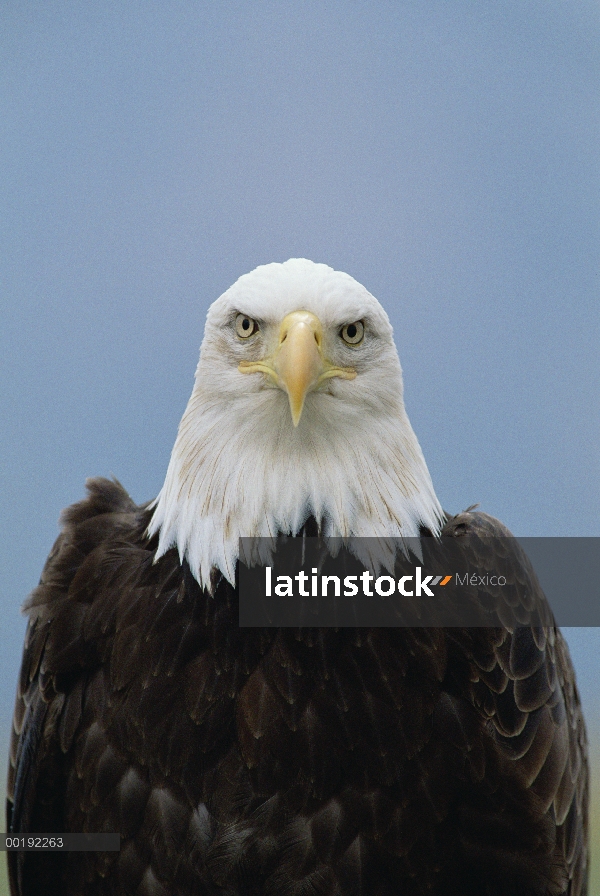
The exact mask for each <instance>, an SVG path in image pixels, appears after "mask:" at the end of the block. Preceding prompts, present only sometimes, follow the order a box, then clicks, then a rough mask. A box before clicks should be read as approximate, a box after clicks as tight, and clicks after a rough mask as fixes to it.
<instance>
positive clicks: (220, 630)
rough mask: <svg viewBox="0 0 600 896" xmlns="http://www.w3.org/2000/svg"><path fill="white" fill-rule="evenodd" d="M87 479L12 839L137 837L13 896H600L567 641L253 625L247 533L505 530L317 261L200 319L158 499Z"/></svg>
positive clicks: (339, 279) (374, 335)
mask: <svg viewBox="0 0 600 896" xmlns="http://www.w3.org/2000/svg"><path fill="white" fill-rule="evenodd" d="M87 485H88V497H87V498H86V499H85V500H83V501H81V502H80V503H79V504H75V505H74V506H72V507H70V508H68V509H67V510H66V511H65V512H64V513H63V516H62V532H61V534H60V536H59V538H58V540H57V542H56V544H55V545H54V548H53V549H52V552H51V553H50V556H49V557H48V560H47V562H46V565H45V567H44V570H43V573H42V576H41V580H40V584H39V586H38V587H37V588H36V589H35V590H34V591H33V592H32V594H31V595H30V597H29V598H28V600H27V602H26V604H25V610H26V612H27V614H28V617H29V623H28V629H27V634H26V639H25V647H24V654H23V661H22V667H21V673H20V678H19V683H18V689H17V699H16V708H15V714H14V723H13V734H12V744H11V752H10V763H9V776H8V801H7V825H8V826H7V830H8V831H9V832H13V833H22V832H44V833H48V832H118V833H119V834H120V836H121V841H120V843H121V847H120V850H119V851H114V852H110V851H107V852H48V853H43V852H24V851H21V852H19V851H15V852H10V853H9V875H10V886H11V892H12V893H13V894H14V896H17V894H18V896H33V894H36V896H41V894H48V896H50V894H56V896H58V894H61V896H75V894H81V896H84V894H85V896H95V894H98V896H100V894H111V896H117V894H136V896H184V894H185V896H191V894H196V896H199V894H206V896H208V894H210V896H217V894H223V896H224V894H228V896H242V894H244V896H350V894H352V896H457V894H458V896H542V894H546V896H559V894H569V896H582V894H585V893H586V892H587V885H586V875H587V800H588V797H587V775H588V772H587V752H586V736H585V729H584V722H583V718H582V713H581V708H580V702H579V696H578V693H577V688H576V684H575V677H574V673H573V669H572V666H571V662H570V659H569V655H568V651H567V648H566V645H565V642H564V641H563V638H562V636H561V634H560V632H559V631H558V630H557V629H556V627H555V626H553V625H550V626H546V627H539V626H538V627H533V626H531V625H523V626H520V627H512V628H511V627H510V626H495V627H494V628H478V629H460V628H447V629H439V628H371V629H356V628H322V629H315V628H312V629H310V628H296V629H291V628H279V629H278V628H246V629H244V628H241V627H240V626H239V624H238V586H237V576H238V569H239V563H238V561H239V556H238V551H239V539H240V537H242V536H259V537H260V536H266V537H272V536H274V535H277V534H291V535H297V534H304V535H316V534H318V533H321V534H324V535H331V536H338V537H340V538H342V539H348V538H355V537H362V536H376V537H378V538H382V537H383V538H387V537H394V538H400V539H404V538H421V539H424V538H434V539H435V538H437V537H439V536H441V535H443V536H445V537H448V538H454V539H457V543H458V544H460V545H462V544H463V542H461V541H458V540H459V539H461V538H463V537H464V535H465V534H475V535H486V536H494V535H507V534H508V533H507V530H506V529H504V527H503V526H502V525H501V524H500V523H499V522H498V521H497V520H494V519H493V518H491V517H489V516H487V515H486V514H483V513H479V512H474V511H467V512H464V513H461V514H459V515H458V516H454V517H452V516H449V515H447V514H445V513H444V511H443V510H442V508H441V506H440V504H439V502H438V500H437V497H436V495H435V492H434V489H433V485H432V482H431V478H430V476H429V472H428V470H427V466H426V464H425V460H424V458H423V454H422V452H421V449H420V447H419V444H418V442H417V439H416V437H415V434H414V432H413V430H412V428H411V426H410V423H409V421H408V418H407V415H406V412H405V409H404V403H403V384H402V373H401V368H400V362H399V360H398V355H397V352H396V348H395V345H394V340H393V334H392V327H391V325H390V322H389V320H388V317H387V315H386V313H385V311H384V310H383V308H382V307H381V305H380V304H379V303H378V302H377V300H376V299H375V298H374V297H373V296H372V295H370V294H369V293H368V292H367V290H366V289H365V288H364V287H363V286H361V285H360V284H359V283H357V282H356V281H355V280H353V279H352V278H351V277H350V276H348V275H347V274H343V273H339V272H336V271H334V270H332V269H331V268H329V267H327V266H325V265H322V264H313V263H312V262H309V261H306V260H303V259H292V260H290V261H288V262H286V263H285V264H270V265H265V266H262V267H259V268H257V269H256V270H255V271H253V272H252V273H250V274H248V275H245V276H243V277H241V278H240V279H239V280H238V281H237V282H236V283H235V284H234V285H233V286H232V287H231V288H230V289H229V290H228V291H227V292H225V293H224V294H223V295H222V296H221V297H220V298H219V299H217V301H216V302H215V303H214V304H213V305H212V306H211V308H210V310H209V312H208V317H207V322H206V331H205V336H204V341H203V343H202V349H201V353H200V362H199V364H198V369H197V373H196V380H195V385H194V389H193V392H192V395H191V398H190V401H189V404H188V406H187V408H186V411H185V413H184V416H183V419H182V421H181V425H180V428H179V432H178V435H177V440H176V443H175V446H174V449H173V453H172V456H171V461H170V464H169V467H168V471H167V475H166V479H165V483H164V486H163V488H162V490H161V492H160V494H159V496H158V498H157V499H156V500H155V501H154V502H152V503H150V504H146V505H142V506H137V505H136V504H135V503H134V502H133V501H132V500H131V498H130V497H129V496H128V494H127V493H126V492H125V490H124V489H123V488H122V487H121V485H119V483H118V482H116V481H108V480H106V479H93V480H91V481H88V484H87ZM491 541H492V542H493V539H492V540H491ZM464 543H465V544H466V543H467V541H466V540H465V542H464ZM481 543H482V544H483V543H484V539H482V541H481ZM461 550H462V547H461ZM464 550H465V551H466V550H467V548H466V547H465V548H464ZM490 550H493V548H490ZM514 552H515V553H514V556H512V557H511V558H510V559H511V563H512V568H513V569H514V571H515V572H514V580H513V581H512V583H511V585H512V587H513V591H514V594H516V596H517V598H518V601H520V602H523V603H526V599H527V594H530V593H532V592H533V593H539V585H538V583H537V580H536V579H535V576H534V574H533V573H532V572H531V569H530V567H529V566H528V564H527V561H526V559H525V558H524V557H523V556H522V555H521V554H520V553H519V552H518V551H517V548H514ZM492 560H493V558H492ZM540 598H541V599H543V597H542V596H541V595H540Z"/></svg>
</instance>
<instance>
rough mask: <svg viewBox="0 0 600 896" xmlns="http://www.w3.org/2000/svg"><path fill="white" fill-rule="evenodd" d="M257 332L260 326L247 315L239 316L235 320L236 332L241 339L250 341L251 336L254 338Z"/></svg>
mask: <svg viewBox="0 0 600 896" xmlns="http://www.w3.org/2000/svg"><path fill="white" fill-rule="evenodd" d="M257 330H258V324H257V323H256V321H255V320H252V318H251V317H248V315H247V314H238V316H237V317H236V319H235V332H236V333H237V334H238V336H239V337H240V339H248V337H249V336H254V334H255V333H256V331H257Z"/></svg>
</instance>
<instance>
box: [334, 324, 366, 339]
mask: <svg viewBox="0 0 600 896" xmlns="http://www.w3.org/2000/svg"><path fill="white" fill-rule="evenodd" d="M364 335H365V326H364V324H363V322H362V320H355V321H354V323H351V324H345V325H344V326H343V327H342V329H341V330H340V336H341V337H342V339H343V340H344V342H346V343H347V344H348V345H359V344H360V343H361V342H362V341H363V336H364Z"/></svg>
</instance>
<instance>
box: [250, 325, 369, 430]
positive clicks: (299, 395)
mask: <svg viewBox="0 0 600 896" xmlns="http://www.w3.org/2000/svg"><path fill="white" fill-rule="evenodd" d="M238 370H239V371H240V372H241V373H266V374H267V376H270V377H271V378H272V379H273V380H274V381H275V383H276V384H277V385H278V386H279V388H280V389H283V390H284V391H285V392H287V395H288V398H289V402H290V411H291V414H292V421H293V424H294V426H298V423H299V422H300V417H301V416H302V409H303V407H304V401H305V399H306V396H307V395H308V393H309V392H313V391H314V390H315V389H317V388H318V387H319V386H320V385H321V383H322V382H323V381H324V380H327V379H330V378H331V377H333V376H339V377H341V378H342V379H345V380H353V379H354V377H355V376H356V370H355V369H354V368H353V367H334V366H333V364H330V363H329V361H327V360H326V358H325V356H324V355H323V327H322V325H321V321H320V320H319V318H318V317H317V316H316V315H315V314H312V313H311V312H310V311H292V313H291V314H288V315H286V317H284V319H283V320H282V322H281V326H280V328H279V341H278V345H277V348H276V349H275V351H274V353H273V356H272V357H271V358H265V359H264V361H240V364H239V367H238Z"/></svg>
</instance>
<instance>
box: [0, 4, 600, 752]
mask: <svg viewBox="0 0 600 896" xmlns="http://www.w3.org/2000/svg"><path fill="white" fill-rule="evenodd" d="M599 48H600V8H599V7H598V4H597V2H595V0H573V2H564V0H514V2H508V0H496V2H494V3H473V2H472V0H452V2H448V0H429V2H427V3H423V2H421V0H407V2H401V0H387V2H376V3H373V2H368V3H367V2H359V0H356V2H354V0H348V2H338V3H336V2H325V3H323V2H296V3H291V2H289V3H284V2H261V0H242V2H236V0H231V2H227V3H213V2H191V0H160V2H156V0H144V2H128V3H113V2H106V0H98V2H95V3H66V2H65V3H58V2H52V0H50V2H44V3H42V2H36V0H28V2H18V0H14V2H13V0H5V2H4V3H3V4H2V8H1V9H0V78H1V84H0V128H1V138H0V139H1V165H0V183H1V198H0V216H1V224H0V226H1V235H0V247H1V248H0V251H1V253H2V259H1V265H0V286H1V315H0V339H1V343H2V345H1V361H0V363H1V364H2V369H3V376H2V383H1V388H0V417H1V421H0V439H1V443H0V444H1V460H2V489H1V494H0V502H1V507H0V519H1V520H2V536H1V538H0V550H1V552H2V556H1V571H2V572H1V587H2V592H1V596H0V597H1V609H2V634H1V636H0V637H1V651H0V665H1V673H2V681H3V685H2V688H1V689H0V729H1V730H2V731H3V732H6V731H7V729H8V726H9V714H10V708H11V704H12V700H13V689H14V679H15V674H16V668H17V664H18V661H19V655H20V650H21V641H22V634H23V629H24V626H23V622H22V620H21V619H20V618H19V615H18V607H19V605H20V603H21V601H22V600H23V598H24V596H25V595H26V594H27V592H28V591H29V590H30V589H31V587H33V586H34V585H35V583H36V581H37V577H38V575H39V572H40V569H41V567H42V564H43V561H44V558H45V556H46V554H47V552H48V550H49V548H50V545H51V543H52V541H53V539H54V537H55V535H56V532H57V525H56V523H57V517H58V514H59V512H60V510H61V508H62V507H63V506H65V505H66V504H69V503H71V502H73V501H75V500H77V499H79V498H80V497H81V496H82V494H83V482H84V479H85V477H87V476H90V475H97V474H103V475H109V474H111V473H114V474H115V475H116V476H117V477H118V478H119V479H120V480H121V481H122V482H123V484H124V485H125V486H126V487H127V488H128V489H129V490H130V492H131V494H132V495H133V497H134V498H135V499H136V500H139V501H144V500H146V499H149V498H151V497H153V496H154V495H155V494H156V492H157V491H158V489H159V488H160V485H161V482H162V479H163V476H164V473H165V470H166V466H167V462H168V458H169V453H170V450H171V446H172V443H173V441H174V437H175V432H176V428H177V423H178V421H179V418H180V416H181V413H182V411H183V409H184V407H185V404H186V401H187V398H188V395H189V393H190V390H191V386H192V380H193V373H194V368H195V364H196V360H197V352H198V346H199V344H200V340H201V336H202V329H203V321H204V316H205V313H206V309H207V307H208V305H209V303H210V302H211V301H212V300H213V299H215V298H216V297H217V296H218V295H219V294H220V293H221V292H223V290H225V289H226V288H227V287H228V286H229V285H230V284H231V283H232V282H233V281H234V280H235V279H236V278H237V277H238V276H239V275H240V274H242V273H244V272H246V271H248V270H251V269H252V268H254V267H255V266H256V265H257V264H261V263H264V262H269V261H284V260H285V259H287V258H289V257H290V256H306V257H308V258H312V259H313V260H315V261H323V262H326V263H328V264H330V265H332V266H333V267H336V268H338V269H341V270H345V271H347V272H349V273H350V274H352V275H353V276H354V277H356V278H357V279H358V280H360V281H361V282H362V283H364V284H365V285H366V286H367V288H368V289H369V290H370V291H371V292H373V293H374V294H375V295H376V296H377V297H378V298H379V299H380V300H381V302H382V303H383V304H384V306H385V307H386V308H387V310H388V311H389V313H390V316H391V318H392V322H393V324H394V327H395V332H396V340H397V344H398V348H399V351H400V357H401V360H402V363H403V367H404V373H405V389H406V403H407V407H408V411H409V415H410V417H411V420H412V423H413V426H414V428H415V430H416V432H417V435H418V437H419V439H420V441H421V445H422V447H423V450H424V453H425V456H426V459H427V461H428V464H429V467H430V470H431V474H432V477H433V481H434V484H435V486H436V489H437V492H438V495H439V496H440V499H441V501H442V503H443V505H444V507H445V508H446V509H447V510H449V511H458V510H460V509H462V508H465V507H466V506H468V505H470V504H472V503H475V502H480V503H481V506H482V508H483V509H484V510H486V511H488V512H489V513H492V514H494V515H496V516H498V517H500V518H501V519H502V520H503V521H504V522H505V523H506V524H507V525H508V526H509V527H510V528H511V529H512V530H513V531H514V532H515V533H517V534H519V535H536V536H543V535H555V536H556V535H565V536H571V535H600V517H599V514H598V507H599V498H600V488H599V481H600V478H599V472H600V470H599V458H598V446H599V443H600V426H599V415H598V394H599V385H600V383H599V379H600V376H599V372H600V362H599V360H598V355H599V346H600V339H599V336H600V333H599V329H600V327H599V322H600V315H599V304H598V273H599V256H600V249H599V246H600V243H599V236H600V233H599V231H600V227H599V223H600V202H599V193H598V188H599V186H600V184H599V176H598V175H599V170H600V168H599V162H600V127H599V125H600V114H599V112H600V90H599V83H600V82H599V74H600V49H599ZM567 636H568V639H569V642H570V644H571V647H572V652H573V657H574V661H575V664H576V667H577V670H578V675H579V680H580V683H581V688H582V691H583V698H584V704H585V709H586V712H587V715H588V718H589V721H590V727H591V729H592V737H593V738H594V741H595V742H596V741H597V742H600V699H599V698H598V695H597V687H596V681H597V678H598V673H599V672H600V637H599V635H598V631H597V630H570V631H569V632H568V633H567ZM0 740H1V738H0Z"/></svg>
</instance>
